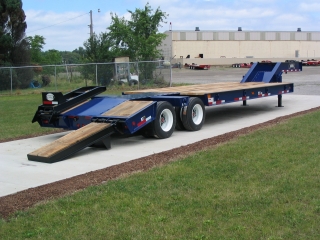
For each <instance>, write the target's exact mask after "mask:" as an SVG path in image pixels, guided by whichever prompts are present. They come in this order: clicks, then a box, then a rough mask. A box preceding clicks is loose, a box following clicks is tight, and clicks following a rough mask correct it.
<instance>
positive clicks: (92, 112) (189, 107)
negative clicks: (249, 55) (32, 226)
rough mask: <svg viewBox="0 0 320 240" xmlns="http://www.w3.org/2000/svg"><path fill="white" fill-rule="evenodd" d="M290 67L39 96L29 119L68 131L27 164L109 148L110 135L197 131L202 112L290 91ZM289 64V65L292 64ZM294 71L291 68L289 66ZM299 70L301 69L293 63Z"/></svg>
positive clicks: (261, 65)
mask: <svg viewBox="0 0 320 240" xmlns="http://www.w3.org/2000/svg"><path fill="white" fill-rule="evenodd" d="M288 64H289V63H281V62H278V63H254V64H253V66H252V67H251V68H250V69H249V70H248V72H247V73H246V75H245V76H243V77H242V80H241V81H240V82H218V83H208V84H199V85H187V86H178V87H167V88H155V89H144V90H134V91H126V92H123V93H122V95H120V96H110V95H102V93H103V92H104V91H105V90H106V87H104V86H89V87H82V88H79V89H76V90H74V91H72V92H69V93H67V94H62V93H61V92H43V93H42V100H43V101H42V105H40V106H38V109H37V111H36V113H35V115H34V117H33V119H32V122H33V123H34V122H38V124H39V125H40V126H41V127H51V128H62V129H67V130H74V131H70V132H69V133H68V134H66V135H65V136H63V137H61V138H60V139H57V140H56V141H54V142H53V143H50V144H48V145H45V146H43V147H41V148H39V149H36V150H34V151H33V152H31V153H29V154H28V155H27V157H28V159H29V160H30V161H39V162H45V163H54V162H57V161H61V160H64V159H67V158H68V157H70V156H71V155H73V154H75V153H76V152H78V151H80V150H82V149H84V148H86V147H89V146H91V147H103V148H105V149H110V148H111V135H113V134H121V135H124V136H126V135H128V136H130V135H136V134H141V135H143V136H145V137H154V138H159V139H165V138H169V137H170V136H171V135H172V133H173V132H174V130H175V129H176V130H186V131H199V130H200V129H201V128H202V126H203V124H204V122H205V109H206V108H205V107H210V106H216V105H221V104H227V103H234V102H242V104H243V105H244V106H246V105H247V101H248V100H253V99H258V98H265V97H270V96H277V100H278V107H282V95H283V94H287V93H292V92H293V91H294V84H293V83H286V82H282V73H283V71H284V70H286V69H288ZM291 64H292V63H291ZM291 67H292V65H291ZM295 68H296V69H297V70H298V71H302V64H301V63H299V62H297V63H295Z"/></svg>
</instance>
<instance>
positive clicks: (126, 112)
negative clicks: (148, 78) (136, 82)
mask: <svg viewBox="0 0 320 240" xmlns="http://www.w3.org/2000/svg"><path fill="white" fill-rule="evenodd" d="M151 103H153V102H152V101H126V102H123V103H121V104H119V105H118V106H116V107H114V108H112V109H110V110H109V111H107V112H105V113H103V114H102V116H118V117H129V116H131V115H132V114H134V113H136V112H138V111H140V110H141V109H143V108H145V107H146V106H148V105H150V104H151Z"/></svg>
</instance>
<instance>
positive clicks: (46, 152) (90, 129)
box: [29, 122, 110, 157]
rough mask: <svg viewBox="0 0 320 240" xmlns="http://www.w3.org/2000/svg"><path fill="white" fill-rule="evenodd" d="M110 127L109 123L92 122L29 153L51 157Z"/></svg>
mask: <svg viewBox="0 0 320 240" xmlns="http://www.w3.org/2000/svg"><path fill="white" fill-rule="evenodd" d="M108 127H110V124H109V123H95V122H92V123H90V124H88V125H86V126H84V127H82V128H80V129H78V130H76V131H73V132H71V133H69V134H67V135H65V136H63V137H61V138H59V139H57V140H55V141H54V142H52V143H49V144H47V145H45V146H43V147H41V148H39V149H37V150H35V151H33V152H31V153H29V155H33V156H39V157H51V156H53V155H55V154H57V153H59V152H61V151H63V150H64V149H66V148H68V147H70V146H72V145H74V144H76V143H77V142H79V141H81V140H82V139H85V138H88V137H90V136H92V135H94V134H95V133H97V132H99V131H101V130H103V129H106V128H108Z"/></svg>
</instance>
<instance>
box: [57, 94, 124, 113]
mask: <svg viewBox="0 0 320 240" xmlns="http://www.w3.org/2000/svg"><path fill="white" fill-rule="evenodd" d="M125 101H127V99H124V98H110V97H104V98H93V99H92V100H91V101H89V102H86V103H85V104H82V105H80V106H79V107H77V108H75V109H72V110H70V111H67V112H66V113H64V114H62V116H96V115H100V114H102V113H104V112H106V111H108V110H110V109H112V108H114V107H115V106H117V105H119V104H120V103H123V102H125Z"/></svg>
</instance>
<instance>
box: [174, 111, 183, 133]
mask: <svg viewBox="0 0 320 240" xmlns="http://www.w3.org/2000/svg"><path fill="white" fill-rule="evenodd" d="M174 111H175V112H176V130H178V131H182V130H186V128H185V127H184V126H183V122H182V108H181V107H175V108H174Z"/></svg>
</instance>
